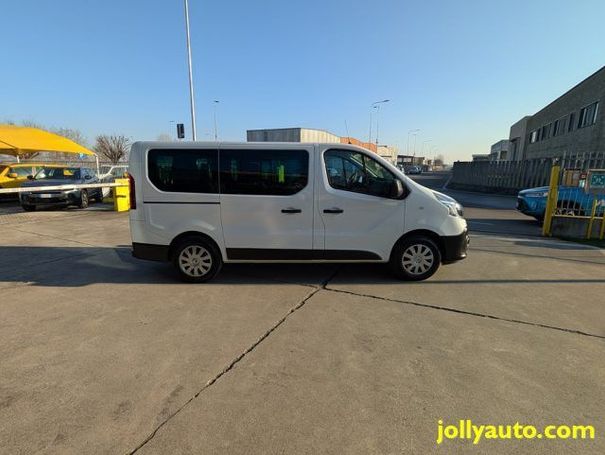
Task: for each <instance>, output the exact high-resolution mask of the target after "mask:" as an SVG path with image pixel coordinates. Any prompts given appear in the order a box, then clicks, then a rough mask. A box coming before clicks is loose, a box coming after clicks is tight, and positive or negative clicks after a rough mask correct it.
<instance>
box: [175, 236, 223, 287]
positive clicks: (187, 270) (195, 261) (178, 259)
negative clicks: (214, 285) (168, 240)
mask: <svg viewBox="0 0 605 455" xmlns="http://www.w3.org/2000/svg"><path fill="white" fill-rule="evenodd" d="M172 262H173V264H174V266H175V267H176V269H177V271H178V272H179V275H180V277H181V280H183V281H186V282H189V283H203V282H205V281H209V280H211V279H212V278H214V277H215V276H216V274H217V273H218V272H219V271H220V269H221V267H222V266H223V260H222V259H221V254H220V252H219V251H218V250H217V248H216V247H215V246H214V245H213V244H212V243H211V242H209V241H208V240H206V239H204V238H203V237H187V238H185V239H183V240H181V241H180V242H179V243H178V244H177V245H176V247H175V248H174V254H173V259H172Z"/></svg>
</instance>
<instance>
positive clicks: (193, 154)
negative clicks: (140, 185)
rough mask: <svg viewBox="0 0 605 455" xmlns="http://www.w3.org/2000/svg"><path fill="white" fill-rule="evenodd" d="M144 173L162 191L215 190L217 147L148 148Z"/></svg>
mask: <svg viewBox="0 0 605 455" xmlns="http://www.w3.org/2000/svg"><path fill="white" fill-rule="evenodd" d="M147 172H148V174H149V180H151V183H153V184H154V185H155V187H156V188H157V189H159V190H161V191H168V192H174V193H217V192H218V150H192V149H157V150H149V153H148V157H147Z"/></svg>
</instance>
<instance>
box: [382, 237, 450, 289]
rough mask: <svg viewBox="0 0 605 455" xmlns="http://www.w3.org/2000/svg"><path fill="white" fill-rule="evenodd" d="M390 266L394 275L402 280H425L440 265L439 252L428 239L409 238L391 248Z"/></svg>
mask: <svg viewBox="0 0 605 455" xmlns="http://www.w3.org/2000/svg"><path fill="white" fill-rule="evenodd" d="M390 265H391V269H392V270H393V272H394V273H395V275H396V276H397V277H399V278H401V279H403V280H408V281H422V280H426V279H427V278H430V277H431V276H433V274H434V273H435V272H436V271H437V269H438V268H439V266H440V265H441V252H440V251H439V247H438V246H437V245H436V244H435V242H434V241H433V240H431V239H430V238H428V237H423V236H418V237H416V236H415V237H410V238H408V239H405V240H403V241H402V242H399V244H397V245H396V246H395V248H393V252H392V253H391V261H390Z"/></svg>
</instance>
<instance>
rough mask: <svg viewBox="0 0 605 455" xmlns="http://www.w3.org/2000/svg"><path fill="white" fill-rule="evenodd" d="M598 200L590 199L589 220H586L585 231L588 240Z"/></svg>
mask: <svg viewBox="0 0 605 455" xmlns="http://www.w3.org/2000/svg"><path fill="white" fill-rule="evenodd" d="M598 202H599V201H597V198H596V197H595V198H594V201H592V210H591V212H590V221H588V230H587V231H586V238H587V239H588V240H590V237H591V236H592V225H593V222H594V217H595V215H596V214H597V203H598Z"/></svg>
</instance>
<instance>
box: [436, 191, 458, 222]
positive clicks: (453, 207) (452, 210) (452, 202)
mask: <svg viewBox="0 0 605 455" xmlns="http://www.w3.org/2000/svg"><path fill="white" fill-rule="evenodd" d="M433 194H434V195H435V198H437V200H438V201H439V202H441V203H442V204H443V205H445V206H446V207H447V210H448V212H449V214H450V215H451V216H460V217H462V216H464V207H462V205H461V204H459V203H458V202H457V201H456V199H454V198H452V197H449V196H448V195H446V194H443V193H440V192H438V191H433Z"/></svg>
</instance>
